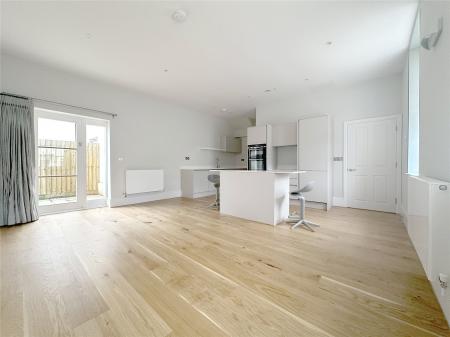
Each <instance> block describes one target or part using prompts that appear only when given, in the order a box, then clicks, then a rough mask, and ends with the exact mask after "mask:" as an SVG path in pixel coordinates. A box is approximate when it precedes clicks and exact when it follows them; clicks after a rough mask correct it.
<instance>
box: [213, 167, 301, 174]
mask: <svg viewBox="0 0 450 337" xmlns="http://www.w3.org/2000/svg"><path fill="white" fill-rule="evenodd" d="M210 171H212V172H220V171H228V172H234V171H236V172H242V173H259V174H298V173H304V172H305V171H295V170H267V171H258V170H234V169H221V168H218V169H210Z"/></svg>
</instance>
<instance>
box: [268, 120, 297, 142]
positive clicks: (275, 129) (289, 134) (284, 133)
mask: <svg viewBox="0 0 450 337" xmlns="http://www.w3.org/2000/svg"><path fill="white" fill-rule="evenodd" d="M272 145H273V146H289V145H297V123H286V124H279V125H273V126H272Z"/></svg>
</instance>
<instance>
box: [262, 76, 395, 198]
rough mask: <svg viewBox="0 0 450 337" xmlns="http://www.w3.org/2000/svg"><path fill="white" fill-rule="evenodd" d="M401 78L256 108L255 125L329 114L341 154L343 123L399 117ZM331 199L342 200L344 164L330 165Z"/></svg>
mask: <svg viewBox="0 0 450 337" xmlns="http://www.w3.org/2000/svg"><path fill="white" fill-rule="evenodd" d="M401 95H402V77H401V75H400V74H399V75H395V76H390V77H385V78H380V79H375V80H371V81H367V82H363V83H359V84H357V85H351V86H342V87H327V88H322V89H316V90H313V91H311V92H309V93H307V94H303V95H299V96H296V97H295V98H291V99H286V100H280V101H276V102H271V103H265V104H260V105H257V107H256V124H257V125H263V124H277V123H284V122H292V121H296V120H297V119H299V117H301V116H302V115H310V114H329V115H330V117H331V122H332V125H333V127H332V133H333V134H332V140H333V149H332V151H333V156H334V157H342V156H343V155H344V122H345V121H350V120H357V119H363V118H372V117H380V116H389V115H399V114H401V112H402V106H401V104H402V101H401ZM333 196H334V197H335V198H343V197H344V187H343V162H334V163H333Z"/></svg>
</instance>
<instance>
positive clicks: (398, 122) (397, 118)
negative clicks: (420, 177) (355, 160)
mask: <svg viewBox="0 0 450 337" xmlns="http://www.w3.org/2000/svg"><path fill="white" fill-rule="evenodd" d="M388 119H393V120H395V126H396V128H395V130H396V137H395V140H396V141H395V143H396V144H395V161H396V169H395V200H396V205H395V211H396V213H399V212H400V204H401V200H400V195H401V181H402V180H401V179H402V176H401V167H402V165H401V161H402V149H401V144H402V143H401V141H402V139H401V135H402V120H401V115H390V116H383V117H375V118H364V119H356V120H351V121H346V122H344V168H343V170H344V172H343V174H344V203H345V207H348V170H347V169H348V166H347V165H348V161H347V159H348V128H349V126H350V125H352V124H357V123H364V122H376V121H382V120H388Z"/></svg>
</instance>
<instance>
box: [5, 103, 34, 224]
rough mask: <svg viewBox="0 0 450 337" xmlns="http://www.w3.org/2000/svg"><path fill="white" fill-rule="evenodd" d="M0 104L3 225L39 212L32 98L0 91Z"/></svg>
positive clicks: (17, 221)
mask: <svg viewBox="0 0 450 337" xmlns="http://www.w3.org/2000/svg"><path fill="white" fill-rule="evenodd" d="M0 104H1V111H0V226H5V225H15V224H20V223H26V222H30V221H34V220H37V219H38V217H39V216H38V211H37V205H36V193H35V192H36V184H35V179H36V178H35V177H36V169H35V165H36V163H35V153H34V151H35V147H34V117H33V115H34V109H33V101H32V100H30V99H24V98H16V97H11V96H7V95H3V94H1V95H0Z"/></svg>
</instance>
